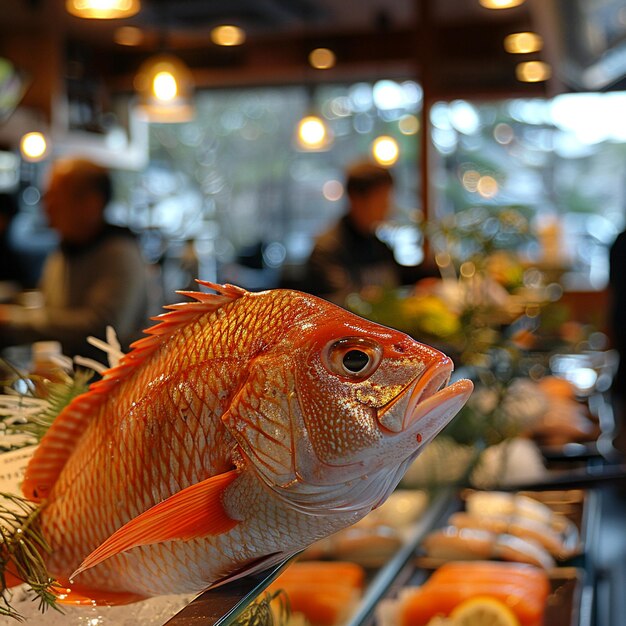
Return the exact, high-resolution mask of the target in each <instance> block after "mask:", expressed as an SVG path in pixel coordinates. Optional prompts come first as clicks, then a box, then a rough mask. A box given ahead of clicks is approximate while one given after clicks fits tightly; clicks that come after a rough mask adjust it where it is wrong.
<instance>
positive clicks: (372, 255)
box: [305, 161, 433, 303]
mask: <svg viewBox="0 0 626 626" xmlns="http://www.w3.org/2000/svg"><path fill="white" fill-rule="evenodd" d="M346 174H347V175H346V195H347V197H348V208H347V212H346V214H345V215H343V216H342V217H341V218H340V219H339V221H338V222H337V223H336V224H334V225H333V226H332V227H331V228H330V229H329V230H327V231H326V232H324V233H322V234H321V235H320V236H319V237H317V239H316V240H315V244H314V247H313V251H312V252H311V255H310V257H309V259H308V260H307V263H306V269H305V275H306V290H307V291H309V292H311V293H313V294H316V295H320V296H323V297H325V298H328V299H330V300H333V301H335V302H338V303H342V302H343V300H344V299H345V297H346V295H348V294H349V293H351V292H358V291H360V290H361V289H363V288H364V287H367V286H371V285H375V286H379V287H383V288H393V287H398V286H400V285H404V284H410V283H413V282H416V281H417V280H419V279H420V278H424V277H425V276H430V275H433V273H432V272H429V271H427V270H426V269H425V268H423V267H420V266H417V267H408V266H403V265H400V264H399V263H398V262H397V261H396V259H395V257H394V254H393V251H392V250H391V248H389V246H387V244H386V243H384V242H383V241H381V240H380V239H378V237H377V236H376V227H377V226H378V225H379V224H380V223H381V222H383V221H384V220H385V219H386V218H387V217H388V214H389V210H390V207H391V197H392V193H393V178H392V175H391V173H390V172H389V170H388V169H386V168H384V167H381V166H379V165H376V164H374V163H371V162H369V161H359V162H357V163H355V164H353V165H352V166H351V167H349V168H348V170H347V172H346Z"/></svg>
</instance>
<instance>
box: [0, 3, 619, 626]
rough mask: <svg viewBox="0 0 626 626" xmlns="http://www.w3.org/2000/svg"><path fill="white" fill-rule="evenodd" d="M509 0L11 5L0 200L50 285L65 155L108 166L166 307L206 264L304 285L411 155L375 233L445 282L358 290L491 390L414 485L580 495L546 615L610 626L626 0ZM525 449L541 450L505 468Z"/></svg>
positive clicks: (251, 284)
mask: <svg viewBox="0 0 626 626" xmlns="http://www.w3.org/2000/svg"><path fill="white" fill-rule="evenodd" d="M99 1H100V6H101V7H102V6H104V5H106V4H107V3H108V0H99ZM503 2H504V0H212V1H210V0H141V9H140V10H139V11H138V12H136V13H135V14H134V15H132V16H129V17H122V18H114V19H85V18H83V17H78V16H76V15H74V14H72V13H71V12H70V10H68V9H69V7H70V5H71V6H74V8H75V9H76V10H78V9H79V8H81V6H82V5H84V4H85V2H83V1H82V0H68V2H67V5H68V8H66V2H65V0H4V1H3V2H2V3H1V8H0V192H2V191H6V192H10V193H16V194H17V197H18V199H19V204H20V212H19V214H18V216H17V218H16V219H15V220H14V222H13V224H12V231H11V237H12V241H13V243H14V245H15V247H16V248H17V249H18V250H19V251H20V252H21V254H22V255H23V257H24V258H26V259H28V260H29V263H28V267H29V268H30V276H29V281H30V282H29V284H28V285H25V287H27V288H29V289H33V288H35V286H36V283H37V279H38V276H39V272H40V269H41V266H42V263H43V260H44V258H45V257H46V255H47V254H48V253H49V251H50V250H52V249H53V247H54V246H55V245H56V239H55V235H54V233H53V232H52V231H51V230H50V229H49V228H48V227H47V225H46V220H45V217H44V213H43V211H42V193H43V189H44V187H45V180H46V174H47V171H48V168H49V166H50V164H51V163H52V161H53V160H54V158H56V157H57V156H62V155H77V154H80V155H83V156H86V157H88V158H90V159H93V160H95V161H97V162H99V163H101V164H103V165H106V166H108V167H109V168H111V170H112V172H113V174H114V180H115V192H116V193H115V198H114V202H113V203H112V204H111V205H110V207H109V215H108V218H109V220H110V221H112V222H114V223H118V224H121V225H125V226H129V227H130V228H131V229H132V230H133V231H135V232H136V233H137V235H138V237H139V239H140V241H141V244H142V248H143V252H144V255H145V257H146V259H147V260H148V261H149V262H150V267H151V270H152V280H153V300H154V302H153V304H154V312H155V313H158V312H161V308H160V307H161V305H162V304H164V303H167V302H171V301H172V300H179V299H180V298H181V296H178V295H176V294H174V291H175V290H177V289H185V288H189V287H190V286H192V285H194V283H193V279H194V278H196V277H201V278H202V279H205V280H210V281H217V282H220V283H223V282H230V283H234V284H238V285H241V286H243V287H246V288H248V289H253V290H256V289H265V288H272V287H276V286H280V285H288V286H291V285H292V286H298V284H299V281H300V280H301V278H302V273H303V264H304V262H305V260H306V258H307V256H308V254H309V252H310V251H311V248H312V245H313V242H314V238H315V237H316V235H317V234H318V233H320V232H321V231H322V230H324V229H325V228H326V227H327V226H328V225H330V224H331V223H332V222H333V221H334V220H335V219H336V218H337V217H338V216H339V215H341V214H342V212H343V211H344V208H345V206H346V198H345V190H344V187H343V183H344V169H345V167H346V165H348V164H349V163H350V162H351V161H353V160H354V159H357V158H361V157H363V156H368V155H369V156H371V158H375V159H376V160H378V161H379V162H380V163H382V164H383V165H384V166H388V167H390V168H391V171H392V172H393V176H394V179H395V183H396V184H395V192H394V212H393V216H392V219H391V220H389V221H388V222H387V223H385V224H383V225H382V226H381V227H380V229H379V232H378V235H379V236H380V238H382V239H383V240H385V241H386V242H388V243H389V245H390V246H391V247H392V248H393V249H394V253H395V255H396V258H397V260H398V261H399V262H401V263H404V264H407V265H415V264H418V263H420V262H421V261H422V260H423V259H425V258H427V259H431V258H432V259H434V260H435V261H436V264H437V266H438V269H439V271H440V273H441V276H442V278H443V279H448V280H441V281H430V282H429V281H426V285H427V286H425V287H417V288H415V289H413V288H412V287H407V288H405V289H403V290H401V291H399V292H393V293H384V292H381V291H376V290H366V291H364V292H363V293H359V294H352V296H351V297H350V298H349V299H348V300H346V302H345V303H344V304H345V305H346V306H347V307H348V308H350V309H352V310H353V311H355V312H357V313H359V314H361V315H363V316H366V317H370V318H372V319H374V320H375V321H378V322H381V323H383V324H387V325H390V326H395V327H397V328H400V329H401V330H405V331H407V332H409V333H410V334H411V335H413V336H415V337H416V338H418V339H421V340H422V339H423V340H424V341H426V343H432V344H433V345H435V346H438V347H442V349H443V348H445V350H444V351H445V352H446V353H447V354H451V355H452V356H453V358H454V361H455V364H456V365H457V370H458V369H469V370H470V372H471V374H472V377H473V379H474V381H475V383H476V386H475V389H476V390H475V392H474V394H473V395H472V397H471V398H470V400H469V401H468V404H467V405H466V407H464V409H463V414H462V415H463V418H462V419H458V420H456V421H455V422H453V423H452V427H451V429H450V430H449V431H444V433H442V435H441V436H439V437H438V438H437V440H435V441H433V442H432V443H430V444H429V447H428V448H427V450H426V452H425V453H424V454H423V455H422V456H420V458H419V459H418V462H421V461H423V462H422V463H421V465H420V466H419V469H418V471H417V474H415V473H414V474H413V476H416V475H417V476H418V478H419V480H421V481H422V482H414V483H411V482H410V480H411V479H410V478H408V476H409V474H410V472H409V473H407V478H406V482H404V483H403V486H407V485H408V488H409V490H410V489H413V488H415V491H418V490H419V489H421V488H422V487H423V486H424V483H427V486H428V487H432V486H433V485H438V486H440V485H441V484H444V485H450V484H451V485H453V486H455V487H457V486H458V485H459V484H463V485H464V486H470V487H476V488H478V489H490V488H495V487H499V486H501V485H504V488H507V489H511V488H514V487H516V486H517V487H519V488H521V487H520V485H522V486H527V488H529V489H531V490H532V489H533V485H534V488H536V489H539V488H540V487H539V485H544V488H545V489H548V487H545V485H551V487H550V489H552V488H554V489H562V490H564V491H563V493H571V492H575V493H576V494H577V497H578V498H579V500H578V501H577V503H576V504H577V505H580V507H579V509H577V511H584V515H583V513H580V515H579V519H578V522H580V525H581V527H580V531H581V532H580V535H581V537H582V539H581V542H580V546H579V547H580V550H581V551H580V553H577V554H576V556H575V557H574V559H578V560H574V561H564V562H565V564H566V567H564V568H557V569H561V571H565V570H567V571H568V572H570V573H571V572H574V577H577V576H578V575H579V574H578V573H577V572H578V571H579V570H580V572H582V574H580V575H581V578H580V580H579V579H578V578H576V580H575V581H574V582H573V583H572V580H573V579H572V580H570V581H569V582H570V583H572V585H571V586H572V587H575V593H574V596H575V598H574V600H573V601H572V602H571V603H572V604H573V605H575V606H574V609H571V607H570V606H568V607H566V610H563V607H562V602H561V605H560V606H561V608H560V609H559V606H558V605H559V601H560V600H559V597H560V596H559V594H556V596H555V598H556V600H555V601H554V602H552V605H551V604H550V603H548V609H549V610H552V611H553V614H554V612H555V611H556V612H558V611H560V617H561V618H562V620H561V621H558V620H556V621H550V619H548V621H546V623H550V624H557V623H559V624H560V623H567V624H574V623H577V624H586V625H594V626H609V625H610V624H611V625H612V624H618V623H623V616H624V615H625V614H626V597H624V593H623V589H624V582H625V581H626V558H624V555H626V538H625V536H624V532H623V525H624V518H625V515H626V510H625V506H626V500H625V499H624V498H623V493H622V492H621V491H620V492H619V493H617V494H613V492H611V494H612V495H611V497H607V498H606V499H604V494H602V496H600V497H599V498H597V493H599V492H601V491H602V489H601V487H604V486H607V485H609V486H610V488H613V487H615V486H616V485H618V484H619V485H623V483H624V476H626V467H625V466H624V460H623V458H624V457H623V455H620V454H618V453H617V452H618V451H617V450H616V449H615V448H614V447H613V437H614V435H615V432H616V430H615V419H614V415H613V413H612V410H611V402H610V393H609V392H610V386H611V381H612V376H613V375H614V373H615V370H616V363H617V359H616V355H615V352H614V351H612V350H610V349H609V348H610V347H611V344H610V339H609V338H608V336H607V333H606V331H607V330H608V329H607V322H608V317H607V311H608V304H609V291H608V288H607V285H608V275H609V256H608V252H609V248H610V246H611V244H612V243H613V241H614V240H615V237H616V236H617V235H618V233H620V231H622V230H623V229H624V228H625V227H626V0H525V1H524V0H514V1H513V2H512V3H513V4H515V6H513V7H512V8H506V9H498V8H493V6H492V8H487V6H484V5H487V4H492V5H496V6H498V5H499V4H501V3H503ZM126 4H127V5H129V6H130V7H131V8H132V7H133V6H135V5H136V4H137V0H126ZM72 10H74V9H72ZM220 27H226V28H222V29H220ZM155 76H160V84H159V86H158V88H156V89H154V90H153V89H152V87H151V86H152V85H156V84H157V83H158V81H157V82H153V81H152V78H154V77H155ZM151 77H152V78H151ZM303 122H307V124H306V125H305V124H303ZM434 282H436V283H437V284H436V285H435V286H433V283H434ZM451 285H452V286H453V287H455V288H458V289H457V290H447V287H450V286H451ZM194 288H195V286H194ZM12 296H14V294H6V293H1V294H0V299H5V298H6V299H7V300H8V299H10V298H11V297H12ZM29 349H30V347H29ZM29 355H30V352H29ZM459 365H460V366H461V367H458V366H459ZM464 366H467V367H464ZM472 368H474V369H472ZM555 377H556V378H558V377H560V378H564V379H566V380H567V383H568V387H567V390H566V394H565V395H566V396H567V394H569V396H567V397H565V398H563V397H559V394H562V392H563V387H562V386H559V385H558V384H557V385H556V387H555V386H554V380H555ZM544 378H547V379H549V381H548V385H550V384H552V385H553V386H552V388H550V387H546V388H545V390H544V389H543V388H541V389H540V385H541V384H542V381H543V379H544ZM561 382H562V381H561ZM494 398H495V400H494ZM537 398H543V400H541V401H537ZM544 400H545V402H544ZM560 400H563V401H564V402H566V403H567V402H569V404H566V405H563V409H562V410H561V409H560V407H557V405H558V404H559V402H558V401H560ZM541 402H544V404H541ZM546 407H548V408H546ZM553 407H554V408H555V410H554V411H551V409H552V408H553ZM572 407H573V408H572ZM559 411H561V412H559ZM548 414H550V415H551V417H553V418H558V424H556V426H555V422H552V423H548V422H549V420H548V419H544V418H547V416H548ZM542 420H543V421H542ZM529 424H530V426H529ZM455 425H460V426H459V428H457V429H456V430H455ZM533 429H534V430H533ZM542 429H543V430H542ZM551 429H552V430H551ZM520 433H521V436H518V435H520ZM418 436H419V435H418ZM418 441H420V440H419V439H418ZM512 441H514V442H516V444H520V441H521V444H520V445H521V446H522V447H523V448H524V449H523V450H522V448H521V447H520V448H519V452H520V455H519V456H516V455H513V452H511V454H510V457H511V458H513V456H515V458H516V459H517V460H516V461H515V463H513V462H512V461H511V464H509V461H510V459H509V450H513V448H507V447H506V445H508V444H509V443H511V442H512ZM530 441H532V442H533V445H534V444H536V445H535V447H532V449H531V448H530V447H529V446H528V445H527V444H528V443H529V442H530ZM436 444H439V446H437V445H436ZM496 449H497V452H496ZM529 450H530V453H529ZM491 451H494V455H492V456H489V459H490V461H489V463H488V462H486V461H485V465H481V463H482V462H483V459H485V458H487V456H488V455H489V454H490V452H491ZM498 455H499V456H498ZM481 467H482V468H484V467H486V468H487V469H483V470H481ZM476 468H477V469H478V470H480V471H478V472H477V471H475V469H476ZM502 468H505V470H506V471H501V470H502ZM481 472H482V473H481ZM507 480H508V481H510V482H508V483H507ZM515 480H517V481H519V482H515ZM429 481H430V482H429ZM463 481H465V482H463ZM559 481H562V482H559ZM618 481H621V483H618ZM528 485H530V487H528ZM595 486H599V487H600V488H599V489H598V490H594V487H595ZM568 488H570V489H568ZM587 488H588V489H587ZM613 495H615V497H613ZM455 497H456V496H455ZM442 502H443V500H442ZM455 502H456V500H455ZM457 504H458V502H457ZM442 506H443V504H442ZM446 506H447V504H446ZM459 506H460V505H459ZM442 511H443V508H442V509H441V510H440V509H436V507H434V508H432V509H431V513H430V516H431V517H428V518H427V520H426V521H424V522H423V523H422V522H420V523H422V526H419V528H418V531H419V532H417V531H416V532H415V534H414V545H413V549H414V548H415V547H416V546H417V545H418V543H419V541H418V540H421V539H422V538H423V537H424V536H425V533H426V532H427V531H430V530H431V528H430V527H428V524H431V526H432V525H433V524H434V522H433V520H435V519H437V520H438V522H437V523H439V522H441V521H442V519H443V513H442ZM577 514H578V513H577ZM437 515H439V518H437V517H436V516H437ZM400 517H402V516H400ZM440 518H441V519H440ZM419 533H421V534H419ZM585 541H586V542H587V543H585ZM581 546H582V547H581ZM403 549H404V548H403ZM408 554H409V552H407V555H408ZM406 558H409V557H408V556H407V557H406ZM392 560H393V559H392ZM562 563H563V562H559V565H560V564H562ZM572 563H573V566H572V567H569V565H571V564H572ZM396 573H397V572H396ZM390 580H392V578H389V580H388V581H387V583H388V584H387V587H389V581H390ZM333 582H334V581H333ZM574 583H575V585H574ZM381 594H382V587H381ZM576 594H578V595H576ZM570 595H572V594H570ZM380 597H382V596H378V597H373V596H369V598H370V599H369V600H368V602H369V604H366V605H365V606H366V608H368V610H369V611H370V614H368V619H369V618H370V617H371V613H372V612H373V611H374V605H375V604H376V602H377V601H378V600H379V599H380ZM192 605H193V603H192ZM192 605H190V606H192ZM363 611H365V609H363ZM364 614H365V613H357V614H356V617H354V619H353V621H352V622H350V624H351V626H352V625H354V626H364V625H365V624H367V623H368V622H367V621H366V620H365V619H361V618H362V617H363V615H364ZM592 615H593V616H594V617H593V618H592V617H591V616H592ZM563 616H564V617H563ZM577 617H579V618H580V619H579V620H578V621H577V620H576V619H575V618H577ZM611 617H615V620H614V621H611V620H610V618H611ZM177 623H181V624H186V623H191V622H185V621H181V622H177ZM193 623H197V622H193ZM369 623H371V622H369Z"/></svg>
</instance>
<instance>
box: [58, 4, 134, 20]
mask: <svg viewBox="0 0 626 626" xmlns="http://www.w3.org/2000/svg"><path fill="white" fill-rule="evenodd" d="M65 8H66V9H67V12H68V13H71V14H72V15H75V16H76V17H82V18H86V19H94V20H113V19H120V18H124V17H131V16H132V15H135V14H136V13H138V12H139V9H140V8H141V5H140V2H139V0H66V2H65Z"/></svg>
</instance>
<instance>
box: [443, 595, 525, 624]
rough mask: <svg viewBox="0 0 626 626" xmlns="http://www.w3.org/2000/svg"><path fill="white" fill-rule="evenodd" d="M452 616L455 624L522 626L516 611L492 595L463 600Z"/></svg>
mask: <svg viewBox="0 0 626 626" xmlns="http://www.w3.org/2000/svg"><path fill="white" fill-rule="evenodd" d="M450 617H451V618H452V623H453V624H454V626H520V623H519V620H518V619H517V617H516V615H515V613H513V611H511V609H510V608H509V607H508V606H507V605H506V604H504V603H503V602H501V601H500V600H497V599H496V598H492V597H491V596H476V597H474V598H470V599H469V600H465V602H461V604H459V605H458V606H457V607H456V608H455V609H454V610H453V611H452V613H450Z"/></svg>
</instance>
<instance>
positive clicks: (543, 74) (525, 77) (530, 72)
mask: <svg viewBox="0 0 626 626" xmlns="http://www.w3.org/2000/svg"><path fill="white" fill-rule="evenodd" d="M515 76H517V80H521V81H522V82H524V83H538V82H541V81H543V80H548V78H550V76H552V68H551V67H550V66H549V65H548V64H547V63H544V62H543V61H527V62H526V63H518V64H517V67H516V68H515Z"/></svg>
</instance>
